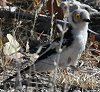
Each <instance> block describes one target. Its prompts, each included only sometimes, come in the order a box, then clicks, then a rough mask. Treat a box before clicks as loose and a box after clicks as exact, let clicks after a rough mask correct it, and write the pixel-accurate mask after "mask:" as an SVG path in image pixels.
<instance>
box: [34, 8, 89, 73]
mask: <svg viewBox="0 0 100 92" xmlns="http://www.w3.org/2000/svg"><path fill="white" fill-rule="evenodd" d="M68 22H69V24H70V25H71V27H70V28H69V29H68V30H67V31H66V32H65V34H64V38H63V42H62V46H61V48H62V51H61V52H60V58H59V62H58V66H59V67H61V68H63V69H64V68H66V67H71V66H75V67H76V66H77V64H78V60H79V59H80V57H81V54H82V52H83V51H84V50H85V47H86V43H87V38H88V32H87V31H88V24H89V22H90V15H89V12H88V11H86V10H85V9H81V8H79V9H76V10H74V11H73V12H72V13H70V14H69V16H68ZM59 43H60V37H58V38H57V39H55V40H54V41H53V42H51V43H49V44H47V45H45V46H44V47H43V49H42V50H41V52H45V53H43V54H42V55H40V56H39V58H38V59H37V60H36V61H35V70H36V71H39V72H45V71H52V70H54V69H55V67H56V63H57V58H58V57H57V55H58V54H59V51H57V47H58V46H59ZM47 48H49V49H48V50H46V49H47ZM55 62H56V63H55Z"/></svg>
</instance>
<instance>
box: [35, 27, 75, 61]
mask: <svg viewBox="0 0 100 92" xmlns="http://www.w3.org/2000/svg"><path fill="white" fill-rule="evenodd" d="M71 29H72V28H69V30H67V32H66V33H65V34H64V38H63V42H62V48H63V47H66V48H68V47H69V46H70V45H71V44H72V42H73V40H74V39H73V35H72V33H71ZM60 40H61V37H59V38H56V39H55V40H54V41H53V42H52V43H49V44H47V45H45V46H44V47H43V49H42V50H41V52H40V53H39V54H40V57H39V58H38V60H42V59H46V58H47V57H49V56H51V55H53V54H57V47H59V43H60ZM44 52H45V53H44ZM41 54H42V55H41ZM38 60H37V61H38Z"/></svg>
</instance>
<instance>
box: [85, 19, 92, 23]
mask: <svg viewBox="0 0 100 92" xmlns="http://www.w3.org/2000/svg"><path fill="white" fill-rule="evenodd" d="M83 21H84V22H91V20H90V19H83Z"/></svg>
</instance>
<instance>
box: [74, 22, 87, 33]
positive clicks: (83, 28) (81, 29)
mask: <svg viewBox="0 0 100 92" xmlns="http://www.w3.org/2000/svg"><path fill="white" fill-rule="evenodd" d="M87 30H88V23H83V24H81V25H80V24H79V25H77V26H75V27H73V30H72V33H73V34H75V35H78V34H84V33H86V34H87Z"/></svg>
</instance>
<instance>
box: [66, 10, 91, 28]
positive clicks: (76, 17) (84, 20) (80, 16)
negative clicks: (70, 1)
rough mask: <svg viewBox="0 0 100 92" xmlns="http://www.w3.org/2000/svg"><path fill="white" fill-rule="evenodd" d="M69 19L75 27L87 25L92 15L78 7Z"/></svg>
mask: <svg viewBox="0 0 100 92" xmlns="http://www.w3.org/2000/svg"><path fill="white" fill-rule="evenodd" d="M68 21H69V23H70V24H71V25H72V27H74V28H75V27H81V26H85V25H87V24H88V22H90V15H89V13H88V11H86V10H85V9H76V10H74V11H73V12H72V13H71V14H70V15H69V17H68Z"/></svg>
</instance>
